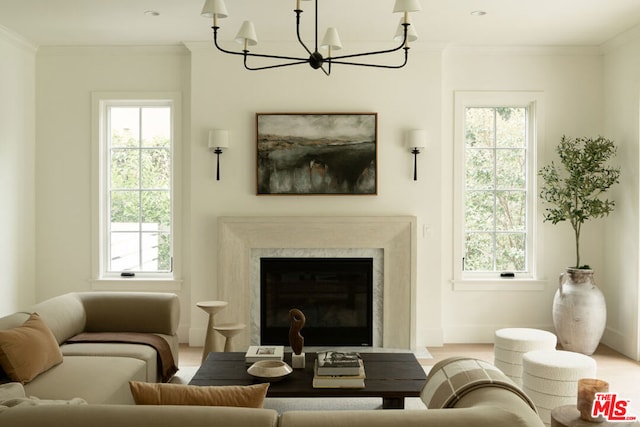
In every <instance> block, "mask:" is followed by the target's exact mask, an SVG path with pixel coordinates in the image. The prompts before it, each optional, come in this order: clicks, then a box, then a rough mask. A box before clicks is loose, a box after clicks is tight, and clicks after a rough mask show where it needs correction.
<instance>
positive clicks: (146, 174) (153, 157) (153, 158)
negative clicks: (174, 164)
mask: <svg viewBox="0 0 640 427" xmlns="http://www.w3.org/2000/svg"><path fill="white" fill-rule="evenodd" d="M141 156H142V162H141V165H142V171H141V172H142V188H145V189H166V190H168V189H169V184H170V177H171V153H170V151H169V149H165V148H160V149H149V150H142V154H141Z"/></svg>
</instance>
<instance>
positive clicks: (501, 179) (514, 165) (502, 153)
mask: <svg viewBox="0 0 640 427" xmlns="http://www.w3.org/2000/svg"><path fill="white" fill-rule="evenodd" d="M525 162H526V152H525V150H523V149H504V150H496V165H497V167H496V185H497V187H498V188H503V189H516V188H521V189H524V188H525V187H526V179H525V177H526V169H525Z"/></svg>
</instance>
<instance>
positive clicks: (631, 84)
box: [602, 27, 640, 360]
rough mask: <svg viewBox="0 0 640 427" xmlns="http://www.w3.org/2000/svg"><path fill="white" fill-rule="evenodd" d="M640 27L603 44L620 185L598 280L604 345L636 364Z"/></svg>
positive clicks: (608, 128) (639, 354)
mask: <svg viewBox="0 0 640 427" xmlns="http://www.w3.org/2000/svg"><path fill="white" fill-rule="evenodd" d="M638 52H640V27H637V28H635V29H634V30H632V31H630V32H629V33H627V34H623V35H622V36H620V37H619V38H618V39H616V40H614V41H613V42H611V43H610V44H609V45H608V46H607V53H606V55H605V61H604V93H605V110H604V117H605V135H606V136H607V137H609V138H612V139H613V140H614V141H615V142H616V143H617V145H618V155H617V157H616V163H617V164H619V165H620V169H621V173H620V185H619V186H617V187H615V188H614V190H613V191H612V198H613V199H614V200H615V201H616V212H615V213H613V214H612V215H613V217H614V218H615V220H614V221H608V222H607V227H606V229H605V232H606V240H605V242H606V245H605V248H606V250H605V256H604V263H605V264H606V265H607V267H608V268H607V273H608V274H607V276H606V279H605V280H603V282H602V285H603V286H602V287H603V291H604V293H605V298H606V301H607V314H608V316H607V331H606V333H605V337H604V342H605V343H607V344H609V345H611V346H613V347H614V348H616V349H618V350H620V351H621V352H623V353H624V354H626V355H628V356H630V357H633V358H635V359H636V360H640V342H639V341H640V340H639V334H640V331H639V326H638V324H639V323H640V320H639V313H638V304H639V299H640V291H639V286H640V276H639V272H638V268H639V263H638V257H639V256H640V253H639V252H640V248H639V246H638V245H639V238H640V234H639V233H640V227H639V226H638V221H640V216H639V213H638V208H639V206H638V203H639V199H638V191H639V190H640V188H639V187H640V185H639V177H638V173H639V165H638V160H639V157H638V156H639V150H638V148H639V136H638V127H639V123H638V122H639V116H640V109H639V104H640V56H639V55H638Z"/></svg>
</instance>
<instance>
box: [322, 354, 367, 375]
mask: <svg viewBox="0 0 640 427" xmlns="http://www.w3.org/2000/svg"><path fill="white" fill-rule="evenodd" d="M361 367H362V359H361V358H360V355H359V354H358V353H355V352H342V351H321V352H319V353H318V354H317V371H318V375H359V374H360V368H361Z"/></svg>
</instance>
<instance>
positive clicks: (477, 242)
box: [464, 233, 493, 271]
mask: <svg viewBox="0 0 640 427" xmlns="http://www.w3.org/2000/svg"><path fill="white" fill-rule="evenodd" d="M465 246H466V249H467V251H466V254H465V258H464V269H465V270H466V271H493V234H491V233H466V236H465Z"/></svg>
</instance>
